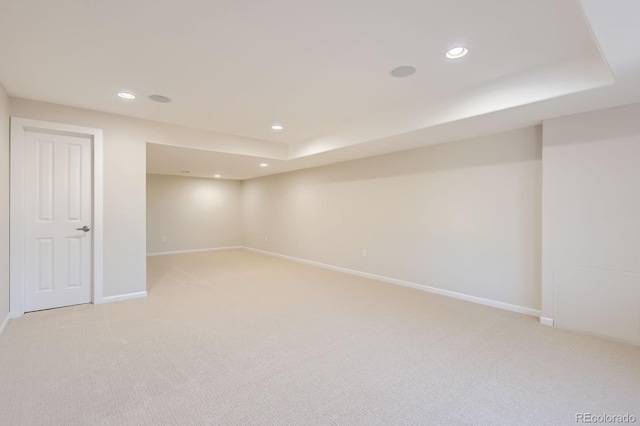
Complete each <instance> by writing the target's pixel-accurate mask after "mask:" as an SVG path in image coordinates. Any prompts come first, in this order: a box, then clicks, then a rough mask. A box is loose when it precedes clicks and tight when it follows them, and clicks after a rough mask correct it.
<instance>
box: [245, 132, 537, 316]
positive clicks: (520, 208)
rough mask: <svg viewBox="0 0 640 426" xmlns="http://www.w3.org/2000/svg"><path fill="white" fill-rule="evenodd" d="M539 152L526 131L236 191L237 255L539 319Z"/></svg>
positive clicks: (259, 182) (255, 182)
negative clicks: (311, 265)
mask: <svg viewBox="0 0 640 426" xmlns="http://www.w3.org/2000/svg"><path fill="white" fill-rule="evenodd" d="M541 143H542V142H541V129H540V127H531V128H526V129H521V130H516V131H511V132H507V133H502V134H498V135H494V136H489V137H483V138H476V139H471V140H467V141H462V142H455V143H450V144H443V145H437V146H431V147H427V148H421V149H417V150H412V151H404V152H398V153H393V154H386V155H382V156H377V157H371V158H366V159H361V160H354V161H349V162H345V163H340V164H334V165H330V166H323V167H318V168H314V169H307V170H302V171H297V172H291V173H285V174H280V175H274V176H269V177H264V178H258V179H252V180H247V181H244V182H243V201H242V208H243V242H244V245H245V246H248V247H252V248H257V249H262V250H267V251H271V252H275V253H280V254H284V255H289V256H294V257H298V258H303V259H308V260H313V261H317V262H321V263H326V264H330V265H334V266H340V267H345V268H349V269H353V270H357V271H362V272H367V273H372V274H376V275H381V276H385V277H390V278H394V279H399V280H404V281H409V282H413V283H418V284H422V285H427V286H432V287H437V288H440V289H444V290H450V291H454V292H458V293H463V294H465V295H471V296H476V297H481V298H486V299H491V300H494V301H499V302H503V303H507V304H512V305H516V306H521V307H525V308H530V309H534V310H538V309H540V244H541V243H540V234H541V229H540V228H541V218H540V210H541V205H540V202H541V193H540V190H541V188H540V185H541ZM265 237H267V238H268V241H265ZM363 249H367V251H368V256H367V257H366V258H363V257H362V255H361V253H362V250H363Z"/></svg>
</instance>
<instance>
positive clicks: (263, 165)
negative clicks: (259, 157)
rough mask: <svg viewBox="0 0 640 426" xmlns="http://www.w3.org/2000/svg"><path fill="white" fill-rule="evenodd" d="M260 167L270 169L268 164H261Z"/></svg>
mask: <svg viewBox="0 0 640 426" xmlns="http://www.w3.org/2000/svg"><path fill="white" fill-rule="evenodd" d="M260 167H269V164H267V163H260Z"/></svg>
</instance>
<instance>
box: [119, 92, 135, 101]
mask: <svg viewBox="0 0 640 426" xmlns="http://www.w3.org/2000/svg"><path fill="white" fill-rule="evenodd" d="M118 96H120V97H121V98H122V99H129V100H131V99H135V98H136V95H134V94H133V93H129V92H118Z"/></svg>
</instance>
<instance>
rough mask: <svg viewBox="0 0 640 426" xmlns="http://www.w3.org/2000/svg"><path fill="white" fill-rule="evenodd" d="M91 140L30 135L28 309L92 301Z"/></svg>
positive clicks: (27, 158) (27, 143)
mask: <svg viewBox="0 0 640 426" xmlns="http://www.w3.org/2000/svg"><path fill="white" fill-rule="evenodd" d="M91 147H92V142H91V139H90V138H89V137H80V136H66V135H63V134H48V133H39V132H36V131H27V132H26V133H25V146H24V148H25V151H24V154H25V181H24V183H25V194H24V196H25V198H24V199H25V202H24V204H25V246H24V251H25V253H24V254H25V257H24V259H25V265H24V266H25V274H24V280H25V282H24V284H25V285H24V289H25V311H26V312H29V311H37V310H41V309H49V308H57V307H62V306H69V305H78V304H81V303H89V302H91V276H92V274H91V264H92V262H91V256H92V253H91V250H92V249H91V248H92V243H91V239H92V230H91V228H92V212H91V205H92V182H91V179H92V170H91V167H92V166H91V164H92V152H91Z"/></svg>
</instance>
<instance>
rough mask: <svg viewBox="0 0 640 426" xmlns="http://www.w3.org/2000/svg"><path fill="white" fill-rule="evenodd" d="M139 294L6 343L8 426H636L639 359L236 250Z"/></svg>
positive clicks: (199, 257) (530, 323)
mask: <svg viewBox="0 0 640 426" xmlns="http://www.w3.org/2000/svg"><path fill="white" fill-rule="evenodd" d="M148 291H149V296H148V297H147V298H145V299H136V300H130V301H123V302H116V303H111V304H105V305H98V306H93V305H82V306H75V307H71V308H63V309H54V310H49V311H42V312H36V313H30V314H26V315H24V316H23V317H21V318H19V319H15V320H12V321H11V322H10V323H9V325H8V327H7V329H6V331H5V332H4V334H3V335H2V336H0V386H1V387H0V423H1V424H2V425H203V424H211V425H218V424H219V425H429V424H434V425H455V424H468V425H474V424H479V425H563V424H567V425H570V424H575V418H576V417H575V416H576V413H582V412H588V413H594V414H603V413H608V414H625V413H631V414H634V415H635V416H636V417H638V418H639V419H638V422H640V348H638V347H636V346H632V345H625V344H621V343H616V342H613V341H608V340H605V339H601V338H597V337H592V336H587V335H583V334H579V333H573V332H568V331H562V330H558V329H554V328H550V327H545V326H543V325H540V324H539V323H538V322H537V320H536V319H535V318H531V317H527V316H524V315H519V314H515V313H511V312H506V311H502V310H498V309H494V308H490V307H486V306H481V305H476V304H472V303H468V302H464V301H460V300H454V299H450V298H447V297H443V296H437V295H433V294H430V293H426V292H421V291H419V290H415V289H410V288H404V287H400V286H395V285H391V284H386V283H382V282H378V281H374V280H370V279H366V278H360V277H354V276H350V275H346V274H342V273H339V272H334V271H330V270H325V269H320V268H316V267H313V266H308V265H303V264H298V263H294V262H291V261H287V260H283V259H278V258H273V257H269V256H264V255H261V254H257V253H253V252H248V251H244V250H229V251H219V252H204V253H194V254H185V255H173V256H162V257H151V258H149V259H148Z"/></svg>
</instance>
